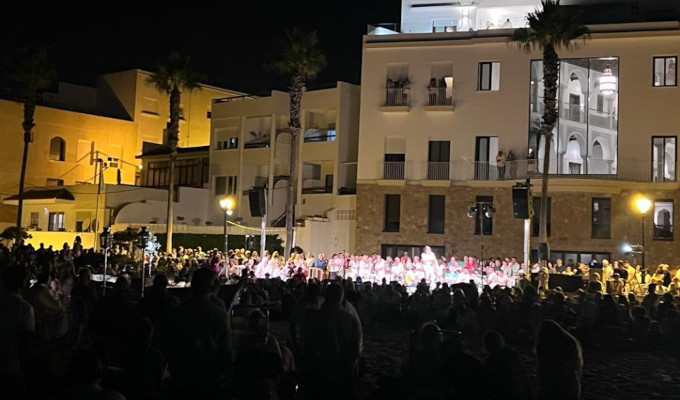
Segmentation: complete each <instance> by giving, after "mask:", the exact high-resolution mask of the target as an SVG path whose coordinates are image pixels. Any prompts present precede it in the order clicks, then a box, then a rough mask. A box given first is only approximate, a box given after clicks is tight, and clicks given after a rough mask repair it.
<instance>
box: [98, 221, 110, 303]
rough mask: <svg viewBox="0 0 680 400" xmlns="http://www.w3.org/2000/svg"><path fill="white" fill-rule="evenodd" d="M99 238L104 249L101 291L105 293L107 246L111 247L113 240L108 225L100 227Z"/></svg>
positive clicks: (107, 259) (107, 260) (107, 261)
mask: <svg viewBox="0 0 680 400" xmlns="http://www.w3.org/2000/svg"><path fill="white" fill-rule="evenodd" d="M99 240H100V247H101V248H102V249H104V281H103V282H102V293H103V294H106V269H107V266H108V263H109V248H111V242H112V241H113V235H112V234H111V227H110V226H105V227H104V228H103V229H102V233H101V235H100V237H99Z"/></svg>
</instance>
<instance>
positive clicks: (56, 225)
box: [47, 212, 64, 231]
mask: <svg viewBox="0 0 680 400" xmlns="http://www.w3.org/2000/svg"><path fill="white" fill-rule="evenodd" d="M47 230H48V231H63V230H64V213H63V212H51V213H50V215H49V220H48V225H47Z"/></svg>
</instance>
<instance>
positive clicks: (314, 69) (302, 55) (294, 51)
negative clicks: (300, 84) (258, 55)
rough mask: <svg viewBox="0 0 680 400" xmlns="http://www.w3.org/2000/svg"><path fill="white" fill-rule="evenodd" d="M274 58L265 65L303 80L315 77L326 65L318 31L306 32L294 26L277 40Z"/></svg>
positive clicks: (267, 67)
mask: <svg viewBox="0 0 680 400" xmlns="http://www.w3.org/2000/svg"><path fill="white" fill-rule="evenodd" d="M273 54H275V57H274V59H273V60H272V61H271V62H270V63H269V64H268V65H266V66H265V68H266V69H269V70H273V71H274V72H277V73H279V74H282V75H290V76H299V77H301V78H302V79H303V80H308V79H314V78H316V76H317V75H318V74H319V72H321V70H322V69H324V68H325V67H326V64H327V60H326V56H325V55H324V54H323V52H322V50H321V47H320V44H319V38H318V36H317V34H316V31H312V32H304V31H302V30H301V29H299V28H297V27H294V28H292V29H290V30H287V31H286V34H285V36H284V37H283V38H282V39H280V40H278V41H277V42H275V44H274V51H273Z"/></svg>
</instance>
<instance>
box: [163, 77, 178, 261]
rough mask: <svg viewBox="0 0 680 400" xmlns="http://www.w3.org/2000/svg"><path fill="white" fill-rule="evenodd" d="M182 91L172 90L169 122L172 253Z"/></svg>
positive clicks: (168, 236) (169, 249) (168, 237)
mask: <svg viewBox="0 0 680 400" xmlns="http://www.w3.org/2000/svg"><path fill="white" fill-rule="evenodd" d="M180 100H181V98H180V91H179V87H177V86H175V87H174V88H173V89H172V91H170V122H168V129H167V135H168V146H169V147H170V166H169V167H170V171H169V172H170V174H169V175H170V176H169V179H170V182H168V208H167V209H168V215H167V219H166V224H165V227H166V229H165V233H166V236H165V238H166V239H165V250H166V251H167V252H168V253H172V231H173V225H174V223H175V160H176V159H177V147H178V145H179V118H180V110H179V105H180Z"/></svg>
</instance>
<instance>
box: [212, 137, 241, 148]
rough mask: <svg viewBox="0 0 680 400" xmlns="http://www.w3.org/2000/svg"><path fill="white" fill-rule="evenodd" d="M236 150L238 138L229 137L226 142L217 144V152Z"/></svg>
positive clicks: (221, 141) (222, 141)
mask: <svg viewBox="0 0 680 400" xmlns="http://www.w3.org/2000/svg"><path fill="white" fill-rule="evenodd" d="M226 149H238V138H237V137H230V138H229V139H227V140H220V141H218V142H217V150H226Z"/></svg>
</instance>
